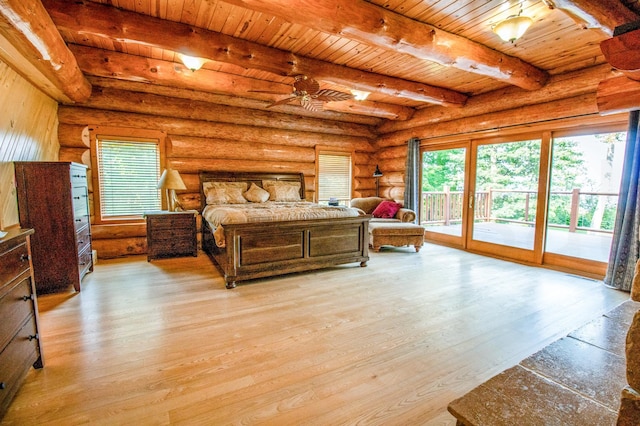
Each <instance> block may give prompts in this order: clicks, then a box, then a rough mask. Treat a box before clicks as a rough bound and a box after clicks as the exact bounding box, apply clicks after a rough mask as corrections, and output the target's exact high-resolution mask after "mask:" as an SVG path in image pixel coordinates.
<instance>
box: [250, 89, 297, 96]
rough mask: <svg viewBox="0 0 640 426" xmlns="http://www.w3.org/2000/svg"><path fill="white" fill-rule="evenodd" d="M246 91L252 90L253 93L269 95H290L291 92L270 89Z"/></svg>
mask: <svg viewBox="0 0 640 426" xmlns="http://www.w3.org/2000/svg"><path fill="white" fill-rule="evenodd" d="M248 92H253V93H269V94H270V95H290V94H291V92H286V93H285V92H275V91H271V90H248Z"/></svg>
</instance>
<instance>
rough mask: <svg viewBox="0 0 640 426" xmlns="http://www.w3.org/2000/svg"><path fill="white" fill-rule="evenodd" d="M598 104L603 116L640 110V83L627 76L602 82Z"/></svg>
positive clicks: (599, 86)
mask: <svg viewBox="0 0 640 426" xmlns="http://www.w3.org/2000/svg"><path fill="white" fill-rule="evenodd" d="M596 102H597V103H598V112H599V113H600V114H601V115H609V114H616V113H621V112H629V111H634V110H640V81H637V80H631V79H630V78H627V77H625V76H620V77H615V78H608V79H606V80H602V81H601V82H600V84H599V85H598V93H597V97H596Z"/></svg>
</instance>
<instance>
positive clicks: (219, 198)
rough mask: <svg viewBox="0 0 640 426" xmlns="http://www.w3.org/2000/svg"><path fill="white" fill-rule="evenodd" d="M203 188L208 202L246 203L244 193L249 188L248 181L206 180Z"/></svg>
mask: <svg viewBox="0 0 640 426" xmlns="http://www.w3.org/2000/svg"><path fill="white" fill-rule="evenodd" d="M202 189H203V190H204V194H205V196H206V197H207V204H245V203H246V202H247V200H246V199H245V198H244V197H243V196H242V193H243V192H244V191H246V190H247V183H246V182H205V183H203V184H202Z"/></svg>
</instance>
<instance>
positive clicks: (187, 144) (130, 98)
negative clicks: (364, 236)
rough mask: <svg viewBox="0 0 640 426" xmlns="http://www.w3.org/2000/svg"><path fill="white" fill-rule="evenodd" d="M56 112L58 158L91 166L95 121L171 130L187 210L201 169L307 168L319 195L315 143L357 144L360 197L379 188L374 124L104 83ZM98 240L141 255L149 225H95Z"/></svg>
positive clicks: (105, 249)
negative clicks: (91, 135) (80, 101)
mask: <svg viewBox="0 0 640 426" xmlns="http://www.w3.org/2000/svg"><path fill="white" fill-rule="evenodd" d="M58 119H59V121H60V126H59V133H58V139H59V141H60V159H61V160H65V161H76V162H80V163H84V164H87V165H89V166H91V164H90V141H89V129H90V128H92V127H94V126H108V127H127V128H135V129H150V130H159V131H163V132H166V134H167V138H166V151H165V153H166V164H165V167H171V168H173V169H176V170H178V171H179V172H180V175H181V176H182V178H183V180H184V182H185V186H186V187H187V189H186V190H184V191H178V193H177V195H178V198H179V200H180V202H181V204H182V205H183V206H184V207H185V208H187V209H199V208H200V188H199V178H198V173H199V172H200V171H220V170H231V171H242V172H249V171H260V172H302V173H304V175H305V184H306V189H307V191H306V198H307V199H308V200H313V199H314V197H315V173H316V166H315V155H316V154H315V148H316V146H323V147H329V148H340V149H347V150H352V151H353V152H354V158H353V161H354V166H355V167H354V170H355V173H354V196H370V195H374V194H375V180H374V178H373V177H372V174H373V171H374V168H375V160H374V159H373V158H374V153H375V152H374V147H373V144H372V143H373V141H374V138H375V132H374V130H373V128H372V127H371V126H368V125H363V124H354V123H345V122H336V121H328V120H320V119H316V118H309V117H297V116H292V115H289V114H281V113H275V112H270V111H256V110H252V109H246V108H240V107H231V106H223V105H217V104H212V103H209V102H204V101H193V100H186V99H179V98H171V97H167V96H162V95H158V94H149V93H141V92H131V91H127V90H120V89H113V88H111V89H107V88H100V87H94V91H93V94H92V97H91V98H90V99H89V101H87V102H86V103H84V104H82V105H75V106H60V108H59V113H58ZM91 172H92V171H91V170H90V173H91ZM90 192H91V194H90V196H92V194H93V188H90ZM93 245H94V248H95V249H96V250H97V252H98V257H102V258H108V257H116V256H122V255H127V254H142V253H145V252H146V230H145V227H144V225H139V224H134V225H94V226H93Z"/></svg>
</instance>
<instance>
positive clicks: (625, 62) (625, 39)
mask: <svg viewBox="0 0 640 426" xmlns="http://www.w3.org/2000/svg"><path fill="white" fill-rule="evenodd" d="M600 50H602V53H603V54H604V57H605V58H606V59H607V62H609V64H611V66H612V67H614V68H615V69H617V70H620V71H622V73H623V74H625V75H626V76H627V77H629V78H630V79H632V80H636V81H640V29H637V30H634V31H630V32H628V33H624V34H620V35H617V36H615V37H613V38H610V39H607V40H603V41H602V42H601V43H600Z"/></svg>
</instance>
